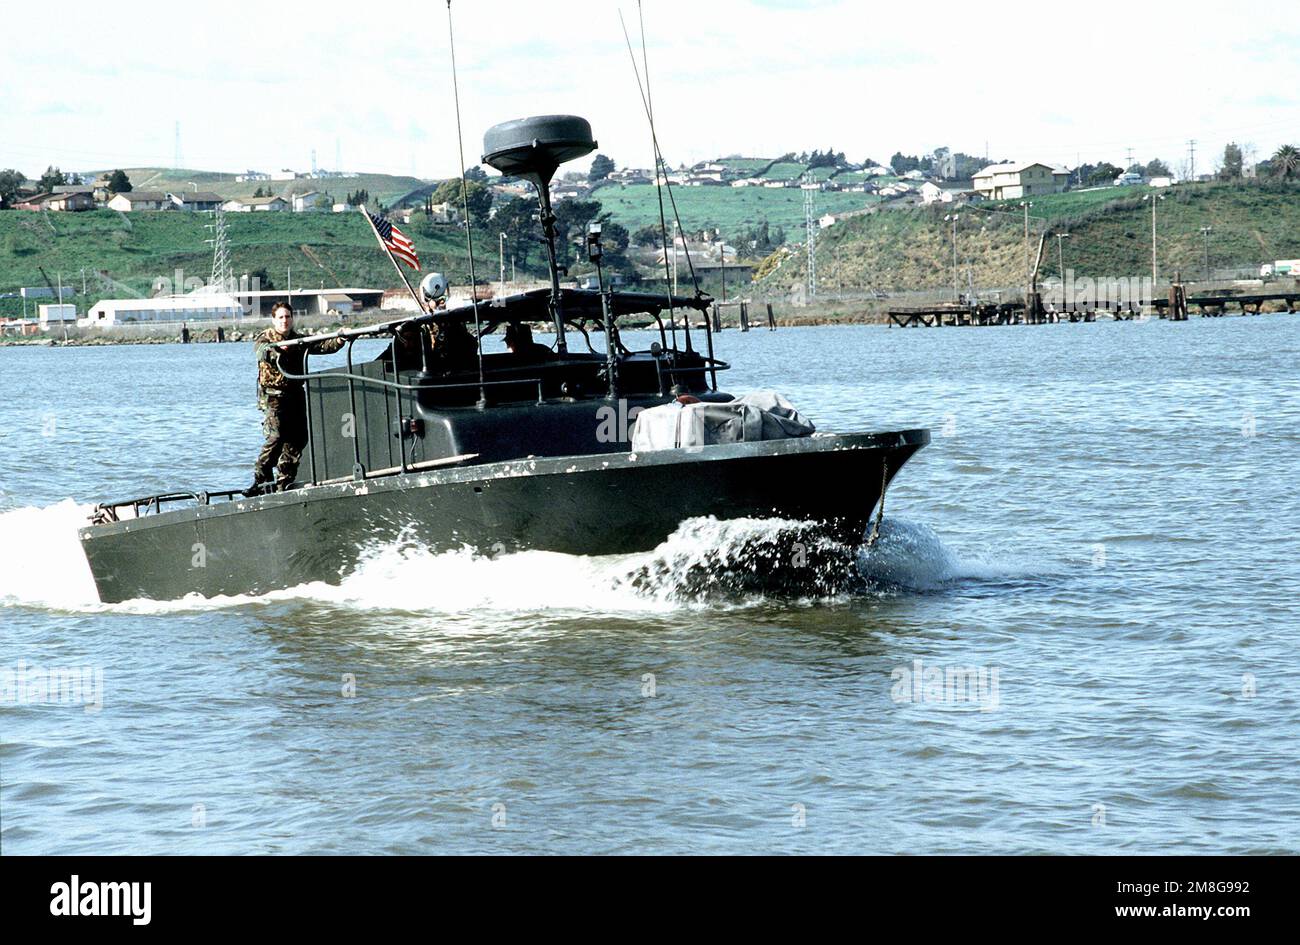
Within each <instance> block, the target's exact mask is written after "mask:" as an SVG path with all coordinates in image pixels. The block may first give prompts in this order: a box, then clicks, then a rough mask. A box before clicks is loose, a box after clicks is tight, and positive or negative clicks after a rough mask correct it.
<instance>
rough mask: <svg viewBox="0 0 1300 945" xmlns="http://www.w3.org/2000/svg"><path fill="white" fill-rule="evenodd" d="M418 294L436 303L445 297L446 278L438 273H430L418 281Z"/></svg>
mask: <svg viewBox="0 0 1300 945" xmlns="http://www.w3.org/2000/svg"><path fill="white" fill-rule="evenodd" d="M420 294H421V295H423V296H424V297H425V298H426V299H427V300H428V301H430V302H436V301H438V300H439V299H442V298H446V297H447V277H446V276H444V275H443V274H442V273H440V272H431V273H429V274H428V275H427V276H425V277H424V278H423V279H421V280H420Z"/></svg>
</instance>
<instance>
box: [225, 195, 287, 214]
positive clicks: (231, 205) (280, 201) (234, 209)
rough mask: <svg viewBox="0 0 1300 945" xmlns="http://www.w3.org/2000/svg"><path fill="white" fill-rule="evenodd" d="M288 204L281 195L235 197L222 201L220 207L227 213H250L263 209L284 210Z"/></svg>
mask: <svg viewBox="0 0 1300 945" xmlns="http://www.w3.org/2000/svg"><path fill="white" fill-rule="evenodd" d="M288 206H289V201H287V200H285V199H284V198H283V197H236V198H235V199H234V200H227V201H226V202H225V203H223V204H222V205H221V209H222V210H225V211H226V212H227V213H252V212H254V211H257V212H261V211H263V210H284V209H287V208H288Z"/></svg>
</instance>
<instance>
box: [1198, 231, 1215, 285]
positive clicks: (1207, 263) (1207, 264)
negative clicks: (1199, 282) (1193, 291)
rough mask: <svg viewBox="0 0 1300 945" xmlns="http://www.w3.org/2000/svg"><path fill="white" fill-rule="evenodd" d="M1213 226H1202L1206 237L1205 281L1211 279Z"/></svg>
mask: <svg viewBox="0 0 1300 945" xmlns="http://www.w3.org/2000/svg"><path fill="white" fill-rule="evenodd" d="M1213 229H1214V227H1212V226H1203V227H1201V235H1202V236H1204V237H1205V281H1206V282H1209V281H1210V231H1211V230H1213Z"/></svg>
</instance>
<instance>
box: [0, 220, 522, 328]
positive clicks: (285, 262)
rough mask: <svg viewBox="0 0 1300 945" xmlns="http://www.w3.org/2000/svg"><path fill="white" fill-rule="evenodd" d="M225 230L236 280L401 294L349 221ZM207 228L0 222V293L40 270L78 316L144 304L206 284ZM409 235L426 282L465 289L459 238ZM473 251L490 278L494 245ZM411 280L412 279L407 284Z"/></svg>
mask: <svg viewBox="0 0 1300 945" xmlns="http://www.w3.org/2000/svg"><path fill="white" fill-rule="evenodd" d="M226 221H227V234H228V240H229V245H230V257H231V263H232V267H233V270H234V273H235V275H236V276H238V275H240V274H242V273H245V272H251V271H253V270H256V269H262V268H264V269H265V270H266V271H267V273H268V275H269V276H270V277H271V280H272V283H273V286H272V287H274V288H284V287H285V286H286V285H287V284H288V281H289V278H290V274H289V270H290V269H292V280H293V285H295V286H298V287H320V286H321V285H325V286H332V285H340V284H341V285H344V286H366V287H375V288H398V287H400V286H401V282H400V280H399V279H398V277H397V274H396V273H395V272H394V271H393V267H392V264H391V263H390V262H389V261H388V258H387V257H386V256H385V255H384V254H383V252H382V251H381V250H380V249H379V246H378V244H377V243H376V242H375V238H374V236H373V234H372V233H371V232H370V228H369V227H368V226H367V225H366V222H365V221H364V220H363V219H361V217H360V215H359V214H357V213H332V214H331V213H256V214H253V213H232V214H227V215H226ZM211 222H212V217H211V215H210V214H204V213H178V212H154V213H149V212H140V213H131V214H120V213H117V212H115V211H112V210H94V211H89V212H86V213H46V214H38V213H28V212H24V211H17V210H15V211H5V212H0V293H2V292H13V291H15V290H17V289H18V288H19V287H21V286H41V285H44V284H45V283H44V280H43V279H42V277H41V273H40V269H39V268H38V267H41V266H43V267H44V268H45V271H46V272H47V273H49V275H50V278H51V279H56V278H57V276H58V274H60V273H61V274H62V277H63V284H64V285H65V286H74V287H75V288H76V289H77V291H78V296H77V298H76V302H77V305H78V308H79V309H80V310H81V311H84V310H85V309H86V308H87V307H89V306H90V305H93V304H94V303H95V302H97V301H98V300H99V299H101V298H115V297H124V296H126V297H130V296H141V295H146V294H148V291H149V289H150V288H151V286H152V285H153V282H154V280H155V279H157V278H159V277H165V278H168V279H174V278H175V276H174V273H175V270H177V269H181V270H183V273H184V277H185V278H186V279H188V278H190V277H193V276H197V277H199V278H201V279H203V280H204V281H206V280H207V278H208V276H209V274H210V272H211V269H212V248H211V246H210V245H209V244H208V243H206V242H204V241H205V240H207V239H209V238H211V235H212V234H211V231H210V230H208V229H206V228H205V224H209V223H211ZM408 232H409V233H410V234H411V235H412V237H413V238H414V239H415V241H416V245H417V247H418V249H419V253H420V261H421V262H422V263H423V264H424V267H425V271H426V272H428V271H434V270H437V271H441V272H444V273H447V274H448V275H449V276H451V278H452V280H453V281H454V282H465V281H468V277H467V270H468V266H467V257H466V254H465V235H464V230H461V229H460V228H458V227H454V226H434V225H430V224H428V223H425V222H424V221H422V220H419V221H417V222H414V223H412V225H411V226H410V227H409V228H408ZM475 242H476V244H477V243H478V242H480V240H477V239H476V241H475ZM481 242H482V246H481V248H480V247H479V246H477V245H476V247H475V254H476V258H477V261H478V264H479V267H480V277H483V276H487V277H488V278H491V277H493V276H494V275H495V272H496V248H497V242H496V235H495V234H491V236H490V238H488V237H484V238H482V239H481ZM489 260H490V262H489ZM83 270H84V272H85V285H86V288H87V292H86V294H85V295H84V296H83V295H81V294H80V293H81V287H82V273H83ZM487 270H491V271H490V272H489V271H487ZM101 272H106V273H107V275H103V276H101V275H100V273H101ZM418 275H419V274H414V275H411V276H410V277H411V280H412V282H413V283H414V282H415V281H416V280H417V279H418ZM21 311H22V304H21V301H20V300H18V299H4V300H0V314H3V315H6V316H8V315H14V314H19V313H21Z"/></svg>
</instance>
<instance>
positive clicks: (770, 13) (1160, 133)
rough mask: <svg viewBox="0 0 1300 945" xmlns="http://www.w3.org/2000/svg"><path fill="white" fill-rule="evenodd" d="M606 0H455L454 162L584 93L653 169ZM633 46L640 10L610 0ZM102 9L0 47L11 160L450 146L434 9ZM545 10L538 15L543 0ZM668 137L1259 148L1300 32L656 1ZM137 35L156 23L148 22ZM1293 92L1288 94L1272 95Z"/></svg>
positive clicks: (425, 171)
mask: <svg viewBox="0 0 1300 945" xmlns="http://www.w3.org/2000/svg"><path fill="white" fill-rule="evenodd" d="M619 6H620V4H618V3H610V2H608V0H568V2H563V3H559V4H551V5H547V6H545V7H541V8H539V7H537V6H536V5H535V4H531V3H524V2H522V0H508V2H507V0H479V2H475V3H460V2H458V3H454V4H453V12H454V14H455V29H456V56H457V65H458V67H459V78H460V92H461V113H462V118H463V125H464V136H465V150H466V155H465V157H466V161H467V162H472V161H474V160H476V159H477V157H478V152H479V148H480V143H481V138H482V133H483V131H484V130H485V129H486V128H487V127H489V126H490V125H492V124H494V123H496V122H498V121H502V120H505V119H508V118H516V117H520V116H523V115H528V114H545V113H555V112H575V113H578V114H581V115H583V116H584V117H587V118H588V119H589V120H590V121H591V122H592V126H593V128H594V130H595V133H596V137H597V138H598V139H599V140H600V143H601V150H602V151H603V152H604V153H606V154H609V155H611V156H612V157H613V158H614V159H615V161H616V162H618V163H619V164H620V165H624V164H635V165H642V166H645V165H648V164H649V163H650V154H649V148H648V138H649V133H648V130H647V128H646V121H645V117H644V114H643V112H642V107H641V100H640V93H639V92H638V88H637V81H636V78H635V74H634V72H633V67H632V64H631V60H630V59H629V55H628V49H627V46H626V43H625V39H624V34H623V30H622V26H621V24H620V21H619V15H618V12H619ZM621 6H622V12H623V16H624V21H625V22H626V24H627V27H628V30H629V33H630V38H631V41H632V46H633V49H634V52H635V55H636V56H637V58H638V60H639V58H640V55H641V40H640V34H639V23H638V20H637V7H636V4H635V3H634V2H633V0H627V2H626V3H622V4H621ZM60 9H61V11H62V12H64V13H65V15H66V16H67V17H68V18H69V20H70V21H71V22H78V21H82V20H85V21H90V20H94V21H95V22H96V23H97V27H96V29H95V31H94V33H93V38H92V39H91V41H89V42H87V43H78V44H74V45H73V46H71V47H68V48H66V49H64V50H61V52H60V55H59V57H58V58H57V60H55V59H52V58H51V57H50V56H49V54H48V51H47V50H44V49H39V48H36V47H33V46H31V45H30V44H26V45H25V44H9V45H6V46H4V47H3V48H0V86H2V91H3V95H4V101H5V102H6V108H5V109H4V110H3V112H0V165H8V164H15V165H16V166H21V167H35V166H37V165H39V166H40V167H44V166H45V164H47V163H59V164H62V165H63V166H72V167H87V166H89V167H93V166H102V165H104V164H110V163H113V164H117V163H123V162H125V163H170V160H171V153H172V139H173V129H174V123H175V122H176V121H180V122H181V137H182V151H183V156H184V158H185V163H186V164H188V165H190V166H195V167H203V168H209V169H220V170H242V169H244V168H246V167H263V168H269V167H282V166H292V167H296V168H303V167H306V166H308V164H309V163H310V153H311V149H312V148H313V147H314V148H316V150H317V156H318V163H320V164H321V165H322V166H326V167H328V166H329V165H330V164H331V163H332V162H333V156H334V150H335V142H336V141H337V142H339V146H340V149H341V151H342V153H343V154H344V155H345V159H344V160H345V163H346V164H347V165H348V166H349V167H351V168H356V169H368V170H380V171H389V172H392V173H409V172H410V171H411V169H412V168H411V165H412V152H414V163H415V167H416V170H417V171H418V172H419V173H420V174H422V175H427V176H437V175H448V174H451V173H454V171H455V170H456V168H457V165H458V164H459V157H458V154H457V147H456V134H455V133H456V124H455V110H454V104H453V99H452V88H451V68H450V49H449V45H448V33H447V19H446V10H445V6H444V5H442V4H428V3H425V2H422V0H392V2H390V3H387V4H384V5H382V6H379V7H374V8H372V9H367V10H365V11H363V12H356V11H353V12H350V13H349V12H340V13H338V14H336V15H329V16H326V15H320V16H315V15H313V16H304V15H303V14H302V13H301V8H291V7H289V6H286V5H279V6H276V5H265V4H259V3H253V2H250V0H229V2H228V3H227V4H226V6H225V7H223V14H222V16H221V17H220V18H215V17H213V16H212V15H211V14H210V12H209V10H208V9H207V8H202V7H186V6H183V5H176V4H174V3H164V2H161V0H136V2H133V3H130V4H129V5H127V6H126V7H125V8H124V9H123V10H122V15H121V16H115V17H114V18H111V19H106V18H104V17H102V16H101V15H100V11H99V8H98V7H96V6H93V5H91V4H89V3H87V2H85V0H74V2H72V3H70V4H65V5H64V6H62V7H61V8H60ZM539 11H540V12H539ZM643 12H644V16H645V25H646V31H647V36H646V47H647V52H648V55H649V62H650V80H651V90H652V92H653V99H654V105H655V114H656V120H657V124H658V132H659V138H660V141H661V143H662V145H663V147H664V150H665V153H666V154H667V156H668V157H669V158H670V160H672V161H673V162H674V163H676V162H680V161H692V160H697V159H701V158H705V157H710V156H716V155H717V154H719V153H723V152H726V153H737V152H743V153H750V154H756V155H775V154H779V153H782V152H784V151H789V150H795V151H800V150H805V149H812V148H823V149H824V148H827V147H834V148H835V149H836V150H844V151H845V152H847V154H848V155H849V156H850V157H851V158H854V159H862V158H864V157H868V156H870V157H873V158H876V159H878V160H879V159H884V158H887V157H888V156H889V155H890V154H892V153H893V152H894V151H896V150H902V151H904V152H907V153H921V152H924V151H927V150H930V149H932V148H934V147H936V146H939V145H949V146H951V147H953V148H955V149H957V150H962V151H967V152H969V153H982V152H983V151H984V149H985V146H986V145H985V143H986V142H987V147H988V149H989V152H990V155H991V156H993V157H1008V158H1021V159H1027V158H1031V157H1032V158H1037V159H1042V160H1048V161H1053V162H1061V163H1070V164H1072V163H1074V162H1075V160H1076V159H1082V160H1092V161H1095V160H1101V159H1109V160H1112V161H1119V160H1121V159H1122V158H1123V157H1124V154H1125V153H1126V150H1127V148H1129V147H1132V148H1134V150H1135V151H1136V152H1137V154H1136V156H1137V157H1139V158H1144V159H1149V158H1150V157H1155V156H1160V157H1163V158H1165V159H1166V160H1176V159H1178V158H1179V156H1180V155H1181V154H1182V153H1183V151H1184V150H1185V142H1186V141H1187V140H1188V139H1189V138H1195V139H1197V140H1198V142H1199V146H1198V147H1199V149H1201V150H1202V153H1210V152H1214V151H1221V150H1222V146H1223V143H1224V142H1226V141H1227V140H1230V139H1231V138H1234V137H1235V138H1237V139H1238V140H1253V141H1255V142H1256V143H1257V144H1258V145H1259V147H1260V150H1261V151H1264V150H1271V149H1272V148H1274V147H1275V146H1276V145H1277V144H1280V143H1282V142H1283V141H1284V140H1287V138H1288V136H1294V135H1295V133H1296V132H1295V123H1294V121H1290V122H1288V121H1285V120H1283V119H1287V118H1292V119H1293V118H1294V109H1295V105H1296V101H1295V98H1294V97H1293V96H1291V95H1290V94H1289V93H1287V92H1285V91H1283V90H1285V89H1289V88H1294V87H1295V86H1296V78H1297V75H1296V72H1297V68H1298V67H1297V65H1296V64H1295V61H1294V59H1295V57H1294V49H1295V48H1296V45H1295V41H1296V39H1297V35H1296V34H1295V32H1294V30H1288V29H1285V28H1279V27H1278V26H1277V25H1276V23H1275V21H1276V20H1277V16H1276V10H1275V9H1273V8H1271V7H1269V6H1267V5H1264V4H1261V3H1256V2H1253V0H1239V2H1237V3H1234V4H1233V5H1232V6H1231V7H1230V8H1225V9H1224V10H1221V11H1216V12H1215V19H1214V26H1213V28H1212V29H1210V28H1207V27H1206V24H1205V21H1204V19H1203V18H1201V17H1191V16H1171V15H1170V14H1169V13H1168V12H1166V11H1165V10H1164V9H1161V8H1159V7H1158V6H1157V5H1146V6H1142V5H1133V4H1129V3H1118V2H1110V0H1103V2H1099V3H1095V4H1093V5H1092V6H1090V7H1088V8H1086V10H1081V9H1079V8H1073V7H1069V6H1068V5H1067V6H1061V5H1059V4H1058V5H1043V4H1041V3H1018V2H1014V0H1004V2H1002V3H1000V4H998V5H996V6H995V7H988V6H979V5H975V6H972V5H970V4H969V3H965V4H932V5H931V6H930V7H927V8H926V11H925V12H924V15H921V14H920V11H917V14H916V15H912V14H910V13H909V12H908V11H906V10H899V9H897V8H888V7H883V6H879V5H866V4H862V3H853V2H835V0H830V2H816V3H808V2H793V0H791V2H785V0H712V2H709V3H700V2H698V0H689V2H688V0H645V2H644V4H643ZM145 40H147V41H145ZM1280 113H1285V114H1280Z"/></svg>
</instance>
